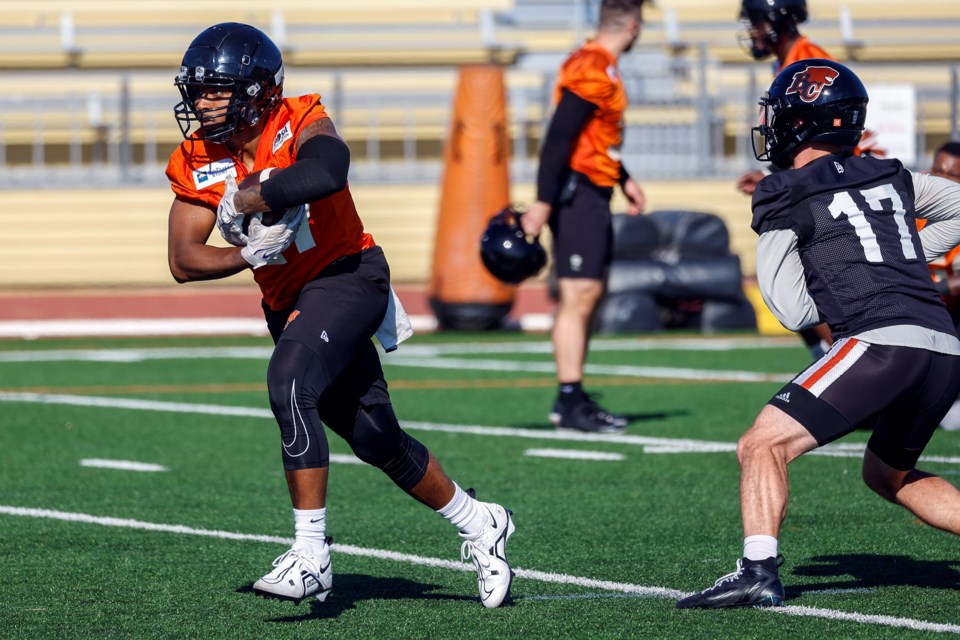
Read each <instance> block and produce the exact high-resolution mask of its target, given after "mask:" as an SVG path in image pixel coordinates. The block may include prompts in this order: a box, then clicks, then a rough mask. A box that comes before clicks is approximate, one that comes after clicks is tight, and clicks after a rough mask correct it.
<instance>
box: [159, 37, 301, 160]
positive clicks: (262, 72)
mask: <svg viewBox="0 0 960 640" xmlns="http://www.w3.org/2000/svg"><path fill="white" fill-rule="evenodd" d="M174 84H176V85H177V88H178V89H180V95H181V96H182V97H183V101H182V102H180V104H178V105H177V106H176V107H174V109H173V110H174V114H175V115H176V118H177V124H179V125H180V132H181V133H182V134H183V137H184V138H189V137H190V135H191V134H190V130H191V129H192V128H193V125H194V124H199V125H200V128H199V130H198V132H197V134H196V135H197V136H199V137H200V138H203V139H204V140H209V141H210V142H223V141H225V140H227V139H228V138H229V137H230V136H232V135H233V134H234V133H236V132H237V131H240V130H242V129H245V128H246V127H249V126H252V125H254V124H256V123H257V122H258V121H259V120H260V119H261V118H262V117H264V116H265V115H266V114H269V113H270V112H271V111H272V110H273V108H274V107H275V106H276V105H277V104H279V102H280V100H281V98H282V94H283V56H282V55H281V53H280V49H278V48H277V45H275V44H274V43H273V41H272V40H270V38H269V37H267V35H266V34H265V33H264V32H262V31H260V30H259V29H256V28H254V27H251V26H249V25H246V24H240V23H238V22H223V23H221V24H215V25H213V26H212V27H209V28H207V29H205V30H204V31H203V32H202V33H201V34H200V35H198V36H197V37H196V38H194V40H193V42H191V43H190V46H189V47H188V48H187V51H186V53H184V54H183V61H182V62H181V64H180V72H179V73H178V74H177V77H176V79H175V80H174ZM221 87H222V88H223V89H224V91H229V92H230V101H229V103H228V104H227V105H226V106H225V107H217V108H209V109H202V110H198V109H197V106H196V102H197V99H198V97H199V96H200V95H201V89H202V90H203V91H210V90H212V89H216V88H221ZM221 117H223V119H222V122H220V121H219V120H220V119H221ZM211 118H216V119H217V120H218V122H216V123H213V124H207V125H205V124H204V121H205V120H206V121H209V120H210V119H211Z"/></svg>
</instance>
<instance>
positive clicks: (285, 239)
mask: <svg viewBox="0 0 960 640" xmlns="http://www.w3.org/2000/svg"><path fill="white" fill-rule="evenodd" d="M306 212H307V207H306V205H300V206H299V207H291V208H289V209H287V211H286V213H284V214H283V217H282V218H280V220H279V221H277V223H276V224H272V225H266V224H264V223H263V221H262V220H261V219H260V214H254V215H252V216H250V224H249V226H248V227H247V246H245V247H244V248H243V249H241V250H240V255H241V256H243V259H244V260H246V261H247V263H249V265H250V266H251V267H253V268H254V269H259V268H260V267H262V266H264V265H268V264H282V263H283V252H284V251H286V250H287V247H289V246H290V245H291V244H293V241H294V240H295V239H296V237H297V233H298V232H299V231H300V225H301V224H303V220H304V218H306Z"/></svg>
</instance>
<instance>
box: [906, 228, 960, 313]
mask: <svg viewBox="0 0 960 640" xmlns="http://www.w3.org/2000/svg"><path fill="white" fill-rule="evenodd" d="M926 224H927V221H926V220H925V219H923V218H917V231H919V230H920V229H923V227H924V226H926ZM957 258H960V246H957V247H954V248H953V249H950V251H947V252H946V253H945V254H943V255H942V256H940V257H939V258H937V259H936V260H934V261H933V262H928V263H927V266H928V267H930V277H932V278H933V281H934V282H939V281H941V280H943V279H945V278H949V277H952V276H954V275H956V273H955V270H954V268H953V263H954V261H955V260H956V259H957ZM944 302H945V303H946V304H947V307H948V308H953V307H954V306H955V305H956V304H957V302H960V300H958V299H957V297H956V296H948V297H946V298H944Z"/></svg>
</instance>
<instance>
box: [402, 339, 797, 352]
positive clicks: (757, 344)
mask: <svg viewBox="0 0 960 640" xmlns="http://www.w3.org/2000/svg"><path fill="white" fill-rule="evenodd" d="M796 346H799V345H798V343H797V341H796V339H795V338H792V337H787V338H762V337H757V338H602V337H598V338H591V340H590V351H592V352H593V351H657V350H663V351H736V350H739V349H783V348H791V347H796ZM397 353H398V354H399V355H403V354H406V355H415V356H441V355H448V354H467V353H486V354H494V353H527V354H530V353H542V354H552V353H553V345H552V344H551V343H550V342H548V341H543V340H541V341H538V342H533V341H530V342H482V343H452V344H433V345H431V344H404V345H403V347H402V348H401V350H400V351H398V352H397Z"/></svg>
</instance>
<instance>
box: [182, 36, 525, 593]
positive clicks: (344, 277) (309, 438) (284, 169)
mask: <svg viewBox="0 0 960 640" xmlns="http://www.w3.org/2000/svg"><path fill="white" fill-rule="evenodd" d="M283 75H284V68H283V60H282V56H281V53H280V51H279V49H277V47H276V45H275V44H274V43H273V42H272V41H271V40H270V39H269V38H268V37H267V36H266V35H265V34H264V33H263V32H261V31H260V30H258V29H256V28H254V27H251V26H248V25H243V24H238V23H222V24H217V25H214V26H212V27H210V28H208V29H206V30H204V31H203V32H202V33H200V35H198V36H197V37H196V38H195V39H194V40H193V42H192V43H191V44H190V46H189V47H188V48H187V51H186V53H185V54H184V56H183V62H182V65H181V67H180V73H179V75H178V76H177V78H176V81H175V82H176V85H177V87H178V88H179V90H180V93H181V96H182V98H183V101H182V102H181V103H180V104H179V105H177V107H176V108H175V113H176V118H177V121H178V122H179V123H180V126H181V130H182V132H183V135H184V138H185V141H184V142H183V143H182V144H181V145H180V147H179V148H178V149H177V150H176V151H175V152H174V153H173V155H172V156H171V158H170V162H169V164H168V165H167V172H166V173H167V177H168V178H169V180H170V183H171V186H172V188H173V191H174V194H175V197H174V201H173V206H172V207H171V209H170V215H169V246H168V252H169V264H170V270H171V272H172V273H173V276H174V278H175V279H176V280H177V281H178V282H191V281H196V280H212V279H217V278H224V277H227V276H230V275H233V274H235V273H238V272H240V271H243V270H245V269H247V268H250V269H253V276H254V280H256V282H257V284H259V286H260V290H261V292H262V294H263V312H264V316H265V318H266V322H267V327H268V329H269V331H270V335H271V336H272V337H273V340H274V343H275V345H276V346H275V349H274V352H273V355H272V356H271V358H270V364H269V367H268V371H267V386H268V390H269V397H270V407H271V409H272V410H273V414H274V416H275V418H276V420H277V423H278V424H279V427H280V435H281V444H282V448H281V456H282V461H283V468H284V473H285V476H286V481H287V486H288V490H289V493H290V499H291V502H292V503H293V514H294V527H295V532H296V540H295V542H294V543H293V546H292V547H291V548H290V549H289V550H288V551H287V552H286V553H284V554H283V555H281V556H280V557H278V558H277V559H276V560H275V561H274V563H273V567H274V568H273V569H272V570H271V571H270V572H269V573H267V574H266V575H264V576H263V577H262V578H260V579H259V580H257V581H256V583H254V585H253V591H254V592H255V593H256V594H258V595H260V596H264V597H267V598H277V599H282V600H292V601H294V602H297V603H299V602H300V601H301V600H302V599H304V598H307V597H309V596H316V597H317V598H318V599H320V600H323V599H325V598H326V596H327V594H328V593H329V592H330V590H331V588H332V587H333V574H332V569H331V564H330V545H329V541H328V538H327V536H326V490H327V471H328V466H329V447H328V444H327V439H326V435H325V433H324V429H323V423H326V425H327V426H328V427H329V428H330V429H331V430H333V431H334V432H335V433H336V434H337V435H339V436H340V437H342V438H343V439H344V440H346V441H347V442H348V443H349V444H350V447H351V448H352V449H353V452H354V453H355V454H356V455H357V457H358V458H360V459H361V460H363V461H364V462H366V463H368V464H371V465H374V466H376V467H378V468H380V469H381V470H382V471H383V472H384V473H385V474H386V475H387V476H388V477H389V478H390V479H391V480H392V481H393V482H394V483H395V484H396V485H397V486H399V487H400V488H401V489H403V490H404V491H405V492H407V493H408V494H409V495H411V496H412V497H413V498H415V499H416V500H418V501H420V502H422V503H423V504H425V505H427V506H429V507H430V508H432V509H435V510H437V511H438V512H439V513H440V514H441V515H442V516H443V517H444V518H446V519H447V520H449V521H450V522H451V523H452V524H453V525H454V526H456V527H457V528H458V529H459V531H460V536H461V537H462V539H463V546H462V550H461V553H462V556H463V557H464V558H465V559H466V558H472V559H473V562H474V564H475V566H476V570H477V580H478V584H479V588H480V599H481V601H482V602H483V604H484V606H486V607H497V606H499V605H500V604H501V603H502V602H503V600H504V598H505V597H506V596H507V594H508V593H509V589H510V583H511V579H512V572H511V571H510V566H509V564H508V563H507V560H506V555H505V547H506V542H507V539H508V538H509V536H510V535H511V534H512V533H513V531H514V524H513V520H512V518H511V513H510V511H509V510H507V509H505V508H504V507H502V506H500V505H498V504H493V503H485V502H479V501H477V500H475V499H474V498H473V496H472V495H471V492H469V491H463V490H462V489H461V488H460V487H459V486H458V485H457V484H456V483H455V482H453V481H452V480H450V478H449V477H447V475H446V474H445V473H444V471H443V469H442V468H441V466H440V463H439V462H438V461H437V460H436V458H434V457H433V455H432V454H431V453H430V452H429V451H428V450H427V449H426V447H424V446H423V445H422V444H421V443H420V442H418V441H416V440H414V439H413V438H411V437H410V436H409V435H408V434H407V433H405V432H404V431H403V430H402V429H401V428H400V425H399V423H398V421H397V418H396V416H395V415H394V412H393V409H392V406H391V403H390V396H389V394H388V393H387V383H386V382H385V380H384V377H383V370H382V368H381V365H380V358H379V355H378V353H377V349H376V347H375V346H374V344H373V342H372V340H371V338H372V337H373V336H374V335H376V336H377V337H378V339H379V341H380V343H381V345H382V346H383V347H384V348H385V349H387V350H391V349H392V348H395V347H396V344H397V343H398V342H400V341H402V340H403V339H405V338H406V337H408V336H409V334H410V333H411V332H410V331H409V322H408V321H407V322H405V321H406V314H405V313H403V310H402V307H400V306H398V304H399V301H398V300H397V299H396V298H395V296H394V295H393V292H392V290H391V287H390V271H389V268H388V266H387V262H386V259H385V258H384V255H383V250H382V249H381V248H380V247H378V246H377V245H376V243H375V242H374V240H373V238H372V237H371V236H370V234H368V233H366V232H365V231H364V228H363V223H362V222H361V220H360V217H359V215H358V214H357V210H356V207H355V206H354V202H353V198H352V197H351V194H350V187H349V185H348V182H347V173H348V168H349V159H350V152H349V150H348V148H347V146H346V145H345V144H344V142H343V140H341V138H340V137H339V136H338V135H337V131H336V129H335V128H334V125H333V123H332V122H331V120H330V118H329V116H328V115H327V113H326V110H325V109H324V106H323V104H322V103H321V102H320V96H319V95H316V94H310V95H302V96H298V97H294V98H287V97H284V96H283ZM194 127H196V128H194ZM191 130H192V131H191ZM237 182H240V186H238V185H237ZM271 221H272V222H273V224H272V225H271V224H270V222H271ZM214 227H217V228H218V229H219V230H220V232H221V234H222V235H223V236H224V238H225V239H226V240H227V241H228V242H230V244H232V245H235V246H232V247H218V246H213V245H210V244H207V240H208V238H209V236H210V233H211V231H213V229H214ZM384 526H391V525H390V524H389V522H387V520H386V518H385V521H384Z"/></svg>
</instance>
